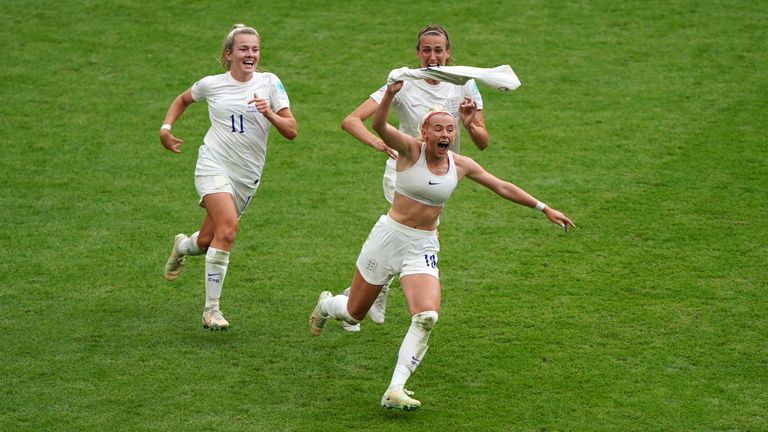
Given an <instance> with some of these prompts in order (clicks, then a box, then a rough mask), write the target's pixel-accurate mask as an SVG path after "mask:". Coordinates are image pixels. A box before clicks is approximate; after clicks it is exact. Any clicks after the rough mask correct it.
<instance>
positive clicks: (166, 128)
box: [160, 123, 171, 131]
mask: <svg viewBox="0 0 768 432" xmlns="http://www.w3.org/2000/svg"><path fill="white" fill-rule="evenodd" d="M163 129H165V130H168V131H169V130H171V125H169V124H168V123H165V124H163V125H162V126H160V130H163Z"/></svg>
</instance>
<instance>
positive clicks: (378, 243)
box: [357, 215, 440, 285]
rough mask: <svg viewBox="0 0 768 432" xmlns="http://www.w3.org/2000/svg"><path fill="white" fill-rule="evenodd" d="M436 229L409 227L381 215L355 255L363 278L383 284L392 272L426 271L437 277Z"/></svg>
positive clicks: (437, 249) (437, 248) (410, 272)
mask: <svg viewBox="0 0 768 432" xmlns="http://www.w3.org/2000/svg"><path fill="white" fill-rule="evenodd" d="M439 251H440V242H439V241H438V240H437V231H424V230H419V229H415V228H410V227H407V226H405V225H402V224H399V223H397V222H395V221H394V220H392V219H391V218H390V217H389V216H387V215H384V216H381V217H380V218H379V220H378V222H376V225H374V226H373V229H372V230H371V233H370V234H368V239H367V240H366V241H365V244H363V248H362V250H361V251H360V255H359V256H358V257H357V269H358V270H359V271H360V274H361V275H362V276H363V279H365V281H366V282H368V283H369V284H372V285H384V284H385V283H387V281H388V280H389V279H390V278H391V277H392V276H394V275H399V276H400V277H401V278H402V277H403V276H407V275H412V274H428V275H432V276H434V277H435V278H437V279H439V271H438V269H437V253H438V252H439Z"/></svg>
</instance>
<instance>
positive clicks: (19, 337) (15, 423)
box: [0, 0, 768, 431]
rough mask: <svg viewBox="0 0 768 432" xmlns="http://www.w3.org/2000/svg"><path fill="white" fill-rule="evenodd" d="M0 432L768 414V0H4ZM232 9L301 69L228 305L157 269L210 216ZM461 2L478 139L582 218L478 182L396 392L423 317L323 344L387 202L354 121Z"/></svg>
mask: <svg viewBox="0 0 768 432" xmlns="http://www.w3.org/2000/svg"><path fill="white" fill-rule="evenodd" d="M0 19H2V22H3V26H2V28H1V29H0V40H1V41H2V46H3V47H4V48H3V49H2V50H0V60H2V65H3V66H2V80H1V81H0V95H1V96H2V104H0V114H2V122H0V140H1V142H2V149H3V157H2V158H0V184H2V187H1V188H0V206H1V207H0V227H1V229H0V262H1V263H2V266H3V272H2V280H0V300H2V302H1V304H2V309H1V310H0V312H1V313H0V326H1V327H2V331H0V346H2V354H3V361H2V363H1V364H0V392H1V395H2V398H0V430H4V431H40V430H55V431H65V430H99V431H101V430H178V431H182V430H184V431H186V430H198V429H207V430H216V431H242V430H253V431H313V430H372V431H389V430H392V431H395V430H404V429H406V428H407V429H409V430H445V431H452V430H468V431H474V430H478V431H480V430H483V431H484V430H490V431H560V430H562V431H574V430H577V431H578V430H600V431H649V430H665V431H667V430H675V431H678V430H679V431H705V430H706V431H709V430H712V431H753V430H768V418H767V416H766V414H765V413H766V412H768V391H767V390H766V389H768V373H767V370H768V349H767V348H766V340H768V323H767V322H766V320H767V318H766V317H768V303H767V302H766V294H765V293H766V289H768V282H767V281H768V274H767V273H768V272H766V262H768V229H766V227H767V226H768V198H766V196H767V194H766V190H768V146H766V132H765V131H766V129H767V128H768V108H767V106H766V101H768V78H766V74H765V71H766V70H768V56H767V55H766V53H768V42H767V41H768V31H767V30H766V29H768V3H765V2H762V3H761V2H749V1H725V2H721V1H717V2H716V1H705V2H693V1H677V0H676V1H656V0H654V1H642V2H641V1H629V2H612V1H584V2H567V1H549V2H539V1H520V2H499V1H492V0H479V1H473V2H463V3H456V2H447V3H445V4H440V3H436V2H422V1H416V2H414V1H401V0H395V1H387V2H367V1H357V0H355V1H350V2H328V1H318V2H295V1H279V2H278V1H263V2H261V1H259V2H251V3H246V2H215V3H210V4H207V3H191V4H190V2H182V1H176V0H172V1H168V2H161V3H158V2H149V1H108V2H98V1H79V0H78V1H72V2H46V1H31V0H19V1H14V2H6V4H3V5H2V6H0ZM236 22H242V23H245V24H247V25H251V26H254V27H255V28H257V29H258V30H259V32H260V34H261V38H262V54H261V62H260V66H261V67H262V68H263V69H265V70H268V71H270V72H274V73H275V74H277V75H278V76H279V77H280V78H281V80H282V82H283V84H284V85H285V87H286V89H287V92H288V95H289V97H290V101H291V110H292V111H293V113H294V115H295V117H296V120H297V122H298V129H299V137H298V138H297V139H296V140H295V141H293V142H289V141H286V140H284V139H282V138H281V137H280V136H279V134H277V133H276V131H274V130H273V131H272V133H271V136H270V141H269V142H270V144H269V153H268V157H267V162H266V167H265V170H264V177H263V183H262V185H261V186H260V188H259V191H258V193H257V194H256V197H255V198H254V200H253V203H252V204H251V206H250V207H249V209H248V211H247V212H246V214H245V216H244V217H243V218H242V220H241V221H240V230H239V232H238V236H237V241H236V243H235V246H234V248H233V251H232V258H231V262H230V266H229V273H228V275H227V281H226V284H225V286H224V292H223V296H222V309H223V311H224V312H225V314H226V316H227V319H228V320H229V321H230V322H231V324H232V328H231V330H230V331H227V332H217V333H214V332H210V331H204V330H203V329H202V328H201V327H200V313H201V311H202V302H203V280H202V279H203V278H201V277H200V275H201V274H202V272H203V270H202V269H203V265H204V264H203V259H202V258H201V257H197V259H196V258H195V257H193V258H190V259H189V260H188V261H187V266H186V269H185V271H184V274H183V275H182V276H181V277H180V278H179V279H178V280H177V281H175V282H174V283H168V282H166V281H165V280H164V279H163V278H162V270H163V265H164V263H165V259H166V258H167V256H168V252H169V251H170V246H171V242H172V239H173V236H174V235H175V234H176V233H177V232H186V233H190V232H192V231H194V230H195V229H197V227H198V226H199V223H200V221H201V220H202V217H203V211H202V210H201V209H200V208H198V207H197V205H196V203H197V194H196V193H195V189H194V183H193V170H194V163H195V159H196V155H197V147H198V145H199V144H200V142H201V140H202V137H203V135H204V134H205V131H206V129H207V126H208V124H209V123H208V117H207V111H206V107H205V105H204V104H194V105H192V106H191V107H190V108H189V109H188V110H187V112H186V113H185V114H184V116H183V117H182V118H181V119H180V120H179V121H178V122H177V123H176V125H175V126H174V134H175V135H176V136H178V137H180V138H182V139H184V140H185V144H184V147H183V152H182V154H180V155H175V154H172V153H170V152H168V151H166V150H164V149H163V148H162V146H161V145H160V143H159V139H158V129H159V126H160V124H161V122H162V120H163V116H164V115H165V112H166V109H167V108H168V105H169V104H170V102H171V101H172V100H173V99H174V98H175V97H176V96H177V95H178V94H179V93H180V92H182V91H183V90H185V89H186V88H188V87H189V86H191V84H192V83H194V82H195V81H196V80H198V79H199V78H201V77H203V76H206V75H211V74H216V73H220V72H221V69H220V66H219V65H218V64H217V58H218V55H219V53H220V46H221V40H222V39H223V36H224V34H225V32H226V31H227V29H228V28H229V27H230V26H231V25H232V24H233V23H236ZM430 22H434V23H439V24H441V25H443V26H444V27H445V28H446V29H447V30H448V32H449V33H450V36H451V42H452V44H453V48H452V54H453V57H454V60H455V62H456V64H458V65H468V66H479V67H493V66H498V65H500V64H510V65H511V66H512V68H513V69H514V70H515V72H516V73H517V75H518V76H519V77H520V80H521V81H522V87H520V88H519V89H518V90H516V91H514V92H511V93H497V92H495V91H493V90H491V89H487V88H481V91H482V93H483V99H484V104H485V109H484V116H485V120H486V124H487V126H488V131H489V134H490V137H491V144H490V147H489V148H488V149H487V150H486V151H483V152H481V151H479V150H477V149H475V148H473V147H472V146H471V145H468V144H466V143H468V142H469V140H468V138H467V137H466V133H465V132H464V136H463V137H462V140H463V141H464V143H465V144H464V145H462V150H463V151H464V153H465V154H467V155H469V156H470V157H472V158H474V159H476V160H477V161H478V162H479V163H480V164H481V165H483V166H484V167H486V168H487V169H488V170H489V171H490V172H492V173H494V174H496V175H497V176H499V177H501V178H504V179H507V180H509V181H511V182H513V183H516V184H518V185H520V186H521V187H523V188H524V189H526V190H528V191H529V192H531V193H532V194H533V195H534V196H536V197H539V198H541V199H542V200H543V201H545V202H547V203H549V204H551V205H552V206H553V207H555V208H558V209H560V210H563V211H564V212H565V213H566V214H568V215H569V216H570V217H571V218H572V219H573V220H574V222H575V223H576V225H577V227H578V228H577V229H576V230H574V231H573V232H572V233H569V234H567V235H565V234H564V233H563V232H562V230H558V229H557V228H556V227H555V226H553V225H552V224H551V223H549V222H548V221H547V220H546V218H544V217H543V216H542V215H541V214H540V213H537V212H535V211H533V210H531V209H526V208H522V207H520V206H515V205H513V204H511V203H509V202H506V201H504V200H502V199H500V198H498V197H497V196H495V195H494V194H492V193H491V192H489V191H487V190H486V189H484V188H482V187H480V186H478V185H476V184H474V183H472V182H471V181H465V182H462V184H461V185H460V186H459V187H458V189H457V190H456V192H455V193H454V195H453V198H452V199H451V200H450V201H449V203H448V205H447V206H446V209H445V212H444V214H443V215H442V216H441V224H440V241H441V252H440V269H441V284H442V287H443V305H442V310H441V312H440V320H439V322H438V324H437V325H436V327H435V329H434V331H433V332H432V336H431V339H430V349H429V353H428V354H427V356H426V357H425V359H424V362H423V364H422V365H421V366H420V367H419V369H418V370H417V371H416V373H415V374H414V375H413V377H412V378H411V380H410V381H409V385H408V386H409V388H412V389H413V390H415V391H416V392H417V396H418V398H419V399H420V400H421V401H422V403H423V406H422V408H421V409H419V410H418V411H416V412H413V413H400V412H391V411H386V410H383V409H382V408H380V407H379V398H380V396H381V393H382V392H383V391H384V390H385V388H386V386H387V384H388V382H389V377H390V375H391V372H392V368H393V366H394V362H395V359H396V355H397V349H398V347H399V344H400V341H401V340H402V337H403V335H404V334H405V331H406V329H407V327H408V324H409V322H408V315H407V312H406V308H405V304H404V300H403V298H402V293H401V292H400V290H399V287H397V286H395V287H394V289H393V291H392V293H391V294H390V298H389V306H388V312H387V322H386V323H385V324H384V325H383V326H377V325H374V324H371V323H370V322H368V321H366V322H364V323H363V331H362V332H360V333H359V334H347V333H346V332H343V331H342V330H341V329H340V327H339V326H338V324H336V323H329V325H328V328H327V329H326V331H325V332H324V333H323V335H322V336H321V337H319V338H310V336H309V333H308V329H307V318H308V316H309V313H310V312H311V310H312V307H313V306H314V304H315V301H316V299H317V295H318V293H319V292H320V291H322V290H326V289H327V290H331V291H333V292H334V293H336V292H338V291H340V290H342V289H344V288H345V287H346V286H348V284H349V281H350V280H351V277H352V272H353V268H354V267H353V266H354V262H355V258H356V256H357V253H358V251H359V248H360V246H361V245H362V243H363V241H364V240H365V237H366V236H367V234H368V231H369V230H370V228H371V226H372V225H373V223H374V222H375V221H376V219H377V218H378V217H379V215H381V214H383V212H385V211H386V205H385V201H384V199H383V196H382V192H381V174H382V172H383V169H384V156H383V155H382V154H378V153H375V152H373V151H372V150H371V149H370V148H367V147H366V146H364V145H362V144H360V143H358V142H357V141H355V140H354V139H353V138H352V137H351V136H349V135H348V134H346V133H345V132H343V131H342V130H341V129H340V127H339V125H340V122H341V120H342V119H343V118H344V116H346V115H347V114H348V113H349V112H350V111H352V110H353V109H354V108H355V107H357V106H358V105H359V104H360V103H361V102H363V101H364V100H365V99H366V98H367V96H368V95H369V94H370V93H371V92H373V91H374V90H375V89H377V88H378V87H379V86H380V85H381V84H382V83H383V81H384V80H385V79H386V76H387V73H388V72H389V71H390V70H391V69H394V68H397V67H401V66H411V67H415V66H416V65H417V64H416V58H415V43H416V33H417V32H418V30H419V29H420V28H421V27H423V26H424V25H425V24H427V23H430Z"/></svg>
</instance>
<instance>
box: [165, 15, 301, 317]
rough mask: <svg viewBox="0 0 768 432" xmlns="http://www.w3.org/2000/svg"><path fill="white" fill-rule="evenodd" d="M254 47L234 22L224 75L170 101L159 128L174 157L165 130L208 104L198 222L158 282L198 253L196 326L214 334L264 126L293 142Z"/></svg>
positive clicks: (252, 34) (262, 151)
mask: <svg viewBox="0 0 768 432" xmlns="http://www.w3.org/2000/svg"><path fill="white" fill-rule="evenodd" d="M260 44H261V40H260V38H259V34H258V32H257V31H256V30H255V29H253V28H251V27H246V26H244V25H243V24H235V25H234V26H233V27H232V29H231V30H230V31H229V32H228V33H227V35H226V38H225V39H224V47H223V49H222V53H221V64H222V66H224V68H225V69H226V70H227V72H225V73H223V74H220V75H212V76H207V77H205V78H203V79H201V80H200V81H198V82H196V83H195V84H194V85H193V86H192V87H191V88H190V89H188V90H185V91H184V92H183V93H182V94H180V95H179V96H178V97H176V99H175V100H174V101H173V103H171V106H170V107H169V108H168V113H167V114H166V115H165V121H164V122H163V126H162V127H161V128H160V142H161V143H162V144H163V146H164V147H165V148H166V149H168V150H170V151H172V152H174V153H179V152H180V151H181V150H180V148H181V144H182V143H183V141H182V140H180V139H178V138H176V137H175V136H173V135H172V134H171V126H172V125H173V123H174V122H175V121H176V120H177V119H178V118H179V117H180V116H181V115H182V114H183V113H184V111H185V110H186V109H187V107H188V106H189V105H190V104H192V103H194V102H199V101H206V102H207V103H208V115H209V117H210V121H211V127H210V129H208V132H207V133H206V135H205V138H204V139H203V145H201V146H200V148H199V149H198V158H197V165H196V167H195V187H196V189H197V193H198V194H199V195H200V206H201V207H204V208H205V218H204V219H203V223H202V226H201V227H200V230H199V231H197V232H195V233H193V234H192V235H191V236H189V237H187V236H186V235H184V234H178V235H176V237H175V238H174V241H173V249H172V250H171V256H170V257H169V258H168V261H167V262H166V264H165V273H164V277H165V279H167V280H175V279H176V278H177V277H179V274H180V273H181V270H182V269H183V266H184V260H185V258H186V257H187V256H189V255H202V254H205V306H204V308H203V317H202V322H203V327H205V328H210V329H214V330H223V329H227V328H229V322H227V320H226V319H225V318H224V316H223V315H222V313H221V310H220V309H219V298H220V297H221V289H222V286H223V284H224V278H225V277H226V275H227V266H228V263H229V251H230V249H231V248H232V243H233V242H234V241H235V234H236V233H237V226H238V221H239V220H240V217H241V216H242V214H243V212H245V209H246V207H247V206H248V204H249V203H250V201H251V198H253V195H254V194H255V193H256V189H257V188H258V187H259V184H260V182H261V171H262V168H263V167H264V160H265V158H266V153H267V136H268V134H269V129H270V127H272V126H274V127H275V129H277V131H278V132H280V135H282V136H284V137H285V138H288V139H290V140H292V139H294V138H295V137H296V120H295V119H294V118H293V114H292V113H291V110H290V108H289V103H288V95H287V94H286V92H285V88H284V87H283V84H282V83H281V82H280V79H279V78H278V77H277V76H275V75H274V74H271V73H268V72H257V71H256V67H257V65H258V64H259V58H260V56H261V51H260Z"/></svg>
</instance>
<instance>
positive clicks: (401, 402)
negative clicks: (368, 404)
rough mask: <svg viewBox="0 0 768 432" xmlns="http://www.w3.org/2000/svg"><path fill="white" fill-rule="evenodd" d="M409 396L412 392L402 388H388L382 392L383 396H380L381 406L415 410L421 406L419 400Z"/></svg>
mask: <svg viewBox="0 0 768 432" xmlns="http://www.w3.org/2000/svg"><path fill="white" fill-rule="evenodd" d="M411 396H413V392H412V391H408V390H407V389H404V388H400V389H391V390H389V389H388V390H387V391H386V392H384V396H382V397H381V406H382V407H384V408H386V409H399V410H403V411H415V410H416V409H417V408H418V407H420V406H421V402H419V401H417V400H416V399H414V398H412V397H411Z"/></svg>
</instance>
